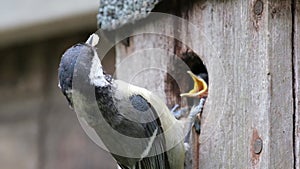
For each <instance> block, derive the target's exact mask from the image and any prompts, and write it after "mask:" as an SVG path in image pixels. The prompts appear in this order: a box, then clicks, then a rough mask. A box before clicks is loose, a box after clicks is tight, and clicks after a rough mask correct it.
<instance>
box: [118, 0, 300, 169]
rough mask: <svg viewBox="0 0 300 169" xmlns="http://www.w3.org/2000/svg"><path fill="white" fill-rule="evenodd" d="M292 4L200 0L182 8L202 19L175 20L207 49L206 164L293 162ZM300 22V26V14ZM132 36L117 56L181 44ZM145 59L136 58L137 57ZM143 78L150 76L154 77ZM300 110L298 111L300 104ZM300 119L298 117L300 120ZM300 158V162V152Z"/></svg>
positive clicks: (194, 45)
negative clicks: (145, 47) (258, 146)
mask: <svg viewBox="0 0 300 169" xmlns="http://www.w3.org/2000/svg"><path fill="white" fill-rule="evenodd" d="M297 3H299V2H297ZM291 4H292V1H291V0H282V1H280V0H258V1H255V0H226V1H225V0H223V1H220V0H211V1H202V0H201V1H197V2H195V3H194V4H193V5H192V6H191V7H190V8H189V10H188V11H187V12H186V11H185V14H182V16H184V18H185V19H186V20H188V21H189V22H190V23H192V24H193V25H194V26H195V27H193V26H191V25H189V24H185V23H174V24H175V25H174V28H176V29H180V30H186V31H183V32H180V31H179V32H180V33H179V36H180V37H182V38H181V39H184V44H186V45H187V46H189V47H190V48H191V49H193V50H194V52H196V53H197V54H198V55H199V56H200V58H201V59H202V60H203V61H204V63H205V64H206V66H207V69H208V72H209V85H210V86H209V96H208V100H207V101H206V105H205V108H204V113H203V121H202V125H203V126H202V133H201V137H200V143H201V146H200V161H199V163H200V164H199V165H200V168H201V169H210V168H294V156H293V148H294V147H293V137H294V133H293V114H294V100H293V92H294V91H293V55H292V33H293V32H292V31H293V22H292V5H291ZM298 5H299V4H298ZM297 8H298V10H299V6H298V7H297ZM297 15H299V14H298V13H297ZM296 22H297V26H296V30H295V31H296V34H297V31H298V29H299V18H298V17H296ZM162 27H163V26H162ZM162 29H163V28H162ZM163 30H164V31H166V32H167V31H169V30H168V29H166V28H165V29H163ZM298 34H299V33H298ZM130 40H131V41H132V42H135V43H132V44H131V45H130V47H129V49H123V47H120V46H118V47H117V58H119V59H121V58H122V57H124V56H126V55H128V51H131V52H134V51H136V50H139V49H141V44H146V45H148V46H155V45H157V44H159V46H161V47H162V48H163V49H165V50H168V51H174V53H176V51H179V52H180V51H182V50H181V49H179V50H178V48H177V47H176V44H175V43H173V42H174V40H172V39H164V38H154V39H151V38H146V37H145V36H144V37H143V36H139V37H132V38H131V39H130ZM299 41H300V39H299V36H297V37H295V38H294V42H295V45H298V46H297V47H296V48H297V50H295V58H296V60H297V62H296V63H297V64H299V51H298V49H299V48H300V47H299V43H298V42H299ZM163 44H165V45H163ZM174 48H175V50H174ZM126 50H127V51H126ZM149 57H151V58H153V59H154V56H149ZM141 62H142V60H136V63H137V64H138V63H141ZM143 64H144V63H143ZM297 64H296V65H297ZM296 68H297V69H296V70H297V71H296V73H297V76H296V78H297V79H296V81H297V80H299V68H298V67H296ZM162 77H164V76H162ZM157 78H159V77H156V78H152V77H151V79H150V81H156V82H159V83H157V84H156V85H155V86H156V87H157V88H164V87H165V86H166V85H165V83H163V80H161V79H160V80H157ZM297 82H298V81H297ZM141 83H145V84H147V83H149V79H148V80H146V81H144V82H143V81H141ZM296 84H297V86H296V88H297V98H298V99H299V96H300V93H299V85H298V83H296ZM161 90H163V89H161ZM168 96H171V95H167V96H165V97H168ZM166 100H168V99H166ZM297 110H298V111H297V117H298V116H299V108H298V106H297ZM298 119H299V118H298ZM298 124H299V120H298V121H297V127H298V128H299V126H298ZM297 134H298V135H297V141H298V142H296V143H297V145H298V146H299V145H300V141H299V140H300V138H299V132H298V133H297ZM256 139H262V142H263V148H262V151H261V152H260V153H259V154H255V152H254V147H253V146H254V145H253V144H254V143H255V140H256ZM298 150H299V147H298ZM298 150H296V151H297V154H296V156H297V157H299V155H300V154H299V151H298ZM297 159H298V158H297ZM297 162H298V163H297V165H298V166H299V165H300V164H299V159H298V160H297Z"/></svg>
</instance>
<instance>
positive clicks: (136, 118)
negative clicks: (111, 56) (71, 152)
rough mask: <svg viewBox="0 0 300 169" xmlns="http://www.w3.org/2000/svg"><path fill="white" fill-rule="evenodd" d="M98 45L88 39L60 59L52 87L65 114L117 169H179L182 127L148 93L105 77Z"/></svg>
mask: <svg viewBox="0 0 300 169" xmlns="http://www.w3.org/2000/svg"><path fill="white" fill-rule="evenodd" d="M98 43H99V36H98V35H97V34H95V33H94V34H92V35H91V36H90V37H89V38H88V40H87V41H86V42H85V43H79V44H76V45H74V46H72V47H70V48H69V49H67V50H66V51H65V53H64V54H63V55H62V58H61V61H60V64H59V68H58V81H59V82H58V86H59V87H60V90H61V92H62V93H63V95H64V96H65V97H66V99H67V102H68V104H69V106H70V108H71V109H73V110H74V111H75V112H76V114H77V116H79V117H80V118H82V119H84V121H85V122H86V124H87V125H88V126H89V127H90V128H91V129H93V130H94V131H95V133H96V135H97V136H98V137H99V138H100V139H101V141H102V142H103V144H104V145H105V146H106V148H107V149H108V151H110V152H111V154H112V156H113V157H114V158H115V160H116V161H117V163H118V165H119V167H120V168H121V169H183V168H184V158H185V148H184V143H183V142H184V131H183V128H184V127H183V124H181V123H180V122H179V121H178V120H176V119H175V117H174V116H173V115H172V114H171V113H170V110H169V109H168V107H167V106H166V105H165V103H164V101H162V100H161V99H160V98H159V97H158V96H156V95H154V94H153V93H152V92H151V91H149V90H146V89H144V88H141V87H138V86H135V85H132V84H129V83H127V82H124V81H122V80H118V79H114V78H112V76H111V75H109V74H107V73H106V72H105V71H104V70H103V67H102V65H101V61H100V59H99V56H98V54H97V51H96V48H97V45H101V44H98ZM90 91H91V92H90ZM87 93H88V94H87ZM123 138H124V139H123ZM127 138H129V141H128V140H126V139H127ZM131 138H132V139H131ZM130 140H133V141H135V140H138V141H137V143H135V142H134V143H133V142H131V141H130ZM135 144H136V145H135Z"/></svg>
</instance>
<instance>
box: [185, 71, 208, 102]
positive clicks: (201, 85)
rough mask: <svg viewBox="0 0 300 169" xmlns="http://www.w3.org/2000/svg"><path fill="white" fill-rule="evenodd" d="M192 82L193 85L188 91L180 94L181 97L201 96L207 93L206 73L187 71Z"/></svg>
mask: <svg viewBox="0 0 300 169" xmlns="http://www.w3.org/2000/svg"><path fill="white" fill-rule="evenodd" d="M187 73H188V74H189V75H190V76H191V78H192V79H193V82H194V87H193V89H192V90H190V91H189V92H188V93H182V94H180V96H181V97H194V98H202V97H206V96H207V95H208V74H207V73H199V74H198V75H195V74H194V73H193V72H192V71H187Z"/></svg>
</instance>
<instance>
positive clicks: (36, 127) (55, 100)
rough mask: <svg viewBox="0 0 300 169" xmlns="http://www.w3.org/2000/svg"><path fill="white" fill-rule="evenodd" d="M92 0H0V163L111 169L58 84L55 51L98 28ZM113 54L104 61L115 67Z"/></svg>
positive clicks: (25, 168)
mask: <svg viewBox="0 0 300 169" xmlns="http://www.w3.org/2000/svg"><path fill="white" fill-rule="evenodd" d="M98 4H99V2H98V0H89V1H82V0H64V1H59V0H51V1H46V0H22V1H20V0H6V1H2V2H1V5H0V56H1V57H0V58H1V59H0V72H1V73H0V166H1V168H3V169H20V168H22V169H115V168H117V167H116V164H115V162H113V159H112V157H111V156H110V155H109V154H108V153H107V152H105V151H103V150H102V149H100V148H99V147H98V146H96V145H95V144H94V143H93V142H92V141H91V140H90V139H89V138H88V136H87V135H86V134H85V133H84V131H83V129H82V128H81V127H80V124H79V122H78V120H77V118H76V114H75V113H74V112H72V111H71V110H70V109H69V108H68V104H67V102H66V100H65V98H64V97H63V95H62V94H61V93H60V91H59V88H58V87H57V68H58V65H59V61H60V57H61V55H62V54H63V52H64V51H65V50H66V49H67V48H68V47H70V46H72V45H74V44H76V43H78V42H83V41H85V40H86V39H87V38H88V37H89V35H90V34H91V33H93V32H95V31H96V30H97V26H96V14H97V7H98ZM114 60H115V58H114V53H111V54H110V56H109V57H106V59H105V60H104V61H103V62H104V63H103V64H104V68H105V69H106V70H108V72H109V73H112V72H113V71H114V63H115V61H114Z"/></svg>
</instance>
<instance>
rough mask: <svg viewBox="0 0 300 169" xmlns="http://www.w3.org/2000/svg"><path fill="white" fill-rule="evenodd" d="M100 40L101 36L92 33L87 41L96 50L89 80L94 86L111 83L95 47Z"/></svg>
mask: <svg viewBox="0 0 300 169" xmlns="http://www.w3.org/2000/svg"><path fill="white" fill-rule="evenodd" d="M98 42H99V36H98V35H97V34H92V35H91V36H90V37H89V39H88V40H87V41H86V43H87V44H89V45H91V47H92V48H93V50H94V52H93V57H92V61H91V67H90V73H89V80H90V83H91V84H92V85H94V86H98V87H104V86H107V85H109V82H107V80H106V77H105V75H104V73H103V69H102V65H101V61H100V59H99V56H98V54H97V52H96V49H95V46H96V45H97V44H98Z"/></svg>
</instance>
